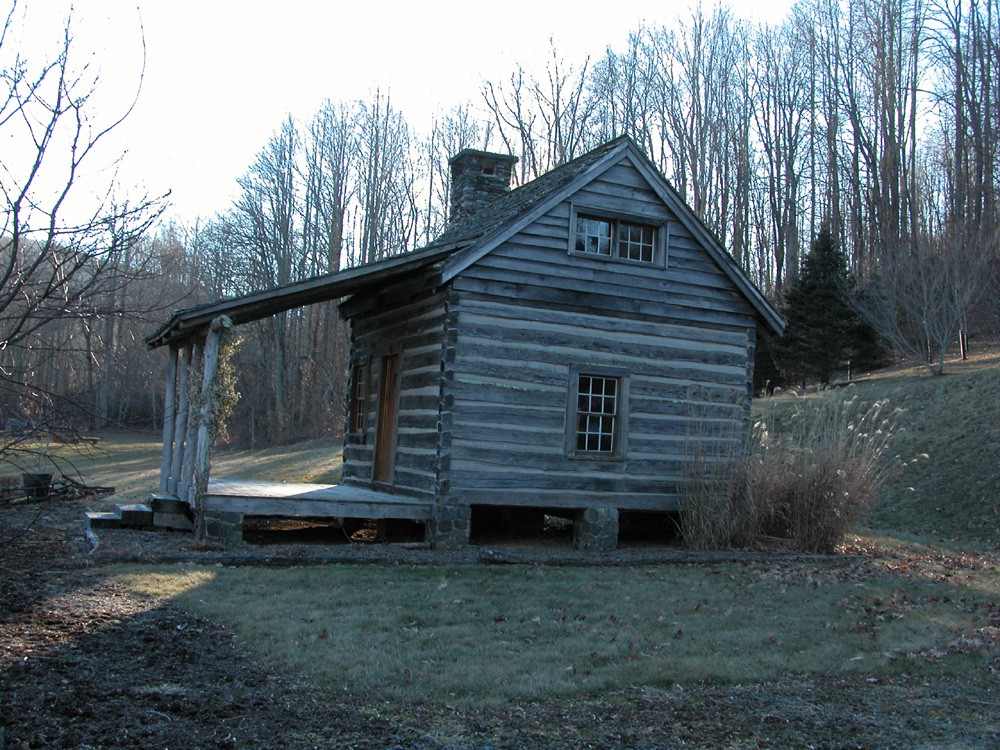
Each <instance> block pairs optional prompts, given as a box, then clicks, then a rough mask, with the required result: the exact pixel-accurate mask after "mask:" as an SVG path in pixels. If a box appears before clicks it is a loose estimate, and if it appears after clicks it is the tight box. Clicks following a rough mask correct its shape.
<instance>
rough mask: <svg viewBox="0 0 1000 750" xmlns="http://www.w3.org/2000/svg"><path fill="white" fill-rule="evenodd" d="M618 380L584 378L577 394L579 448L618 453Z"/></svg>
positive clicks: (577, 441)
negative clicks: (616, 450)
mask: <svg viewBox="0 0 1000 750" xmlns="http://www.w3.org/2000/svg"><path fill="white" fill-rule="evenodd" d="M618 390H619V389H618V378H610V377H603V376H599V375H580V377H579V381H578V393H577V419H576V449H577V450H578V451H585V452H590V453H614V452H615V446H616V444H617V430H618Z"/></svg>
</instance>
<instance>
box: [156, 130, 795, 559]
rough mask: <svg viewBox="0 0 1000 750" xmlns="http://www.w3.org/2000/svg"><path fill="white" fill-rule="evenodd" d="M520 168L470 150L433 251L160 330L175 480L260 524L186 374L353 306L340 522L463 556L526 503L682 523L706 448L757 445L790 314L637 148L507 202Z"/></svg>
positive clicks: (166, 471)
mask: <svg viewBox="0 0 1000 750" xmlns="http://www.w3.org/2000/svg"><path fill="white" fill-rule="evenodd" d="M515 163H516V159H515V158H514V157H511V156H509V155H505V154H494V153H488V152H483V151H477V150H472V149H466V150H464V151H462V152H461V153H459V154H457V155H455V156H454V157H453V158H452V159H451V161H450V166H451V174H452V189H451V206H450V222H449V225H448V227H447V228H446V229H445V231H444V232H443V233H442V234H441V235H440V236H439V237H438V238H437V239H436V240H435V241H434V242H432V243H430V244H429V245H427V246H426V247H423V248H420V249H418V250H416V251H414V252H412V253H408V254H405V255H400V256H395V257H392V258H389V259H385V260H382V261H378V262H375V263H372V264H369V265H366V266H361V267H356V268H350V269H346V270H344V271H341V272H339V273H335V274H330V275H328V276H324V277H318V278H315V279H309V280H306V281H302V282H297V283H294V284H291V285H288V286H286V287H282V288H280V289H275V290H268V291H265V292H260V293H257V294H253V295H249V296H247V297H244V298H239V299H235V300H227V301H223V302H219V303H215V304H212V305H204V306H201V307H197V308H191V309H189V310H185V311H179V312H177V313H175V314H174V316H173V317H172V318H171V320H170V321H169V322H168V323H167V324H166V325H164V326H163V327H162V328H161V329H160V330H159V331H157V332H156V333H155V334H153V335H152V336H150V337H149V338H148V339H147V343H148V345H149V346H151V347H158V346H164V345H169V346H170V348H171V352H172V353H173V354H172V357H171V360H170V363H171V364H170V368H169V369H168V389H167V412H168V415H167V416H168V417H169V418H168V419H165V425H164V457H163V464H162V467H161V490H162V491H164V492H166V493H168V494H172V495H178V496H180V497H182V498H187V499H189V501H190V502H191V504H192V506H193V507H195V508H196V509H197V510H198V511H199V512H200V513H202V514H204V515H206V516H209V517H210V516H211V514H212V513H213V512H215V511H220V510H223V509H225V508H229V509H230V510H232V509H236V511H242V512H254V511H253V507H254V506H253V504H252V503H251V501H250V500H249V498H247V497H242V503H243V504H242V505H241V504H240V502H237V501H236V499H233V498H230V503H229V505H226V504H225V503H224V502H223V499H220V498H221V495H219V494H218V493H214V492H213V491H210V489H209V486H208V477H207V473H208V469H207V454H206V455H204V456H202V459H201V460H199V456H201V454H202V453H205V452H206V451H207V447H206V446H207V442H206V440H207V438H206V437H204V436H202V438H201V442H199V437H198V434H197V432H195V431H193V430H192V426H191V425H189V424H187V422H188V421H190V422H191V423H192V424H193V423H196V422H197V421H198V420H197V417H196V415H193V414H192V416H191V418H190V420H187V418H184V419H182V417H183V416H184V415H185V414H186V413H187V412H190V406H188V405H182V404H179V403H176V402H175V401H176V400H177V399H179V398H180V397H181V395H182V393H183V391H182V390H181V389H180V385H179V384H180V381H181V380H182V379H184V378H183V377H182V376H183V375H184V373H185V372H186V370H185V364H184V363H185V362H190V360H191V357H192V356H206V357H207V355H208V354H209V353H210V352H211V349H212V347H211V337H212V335H213V330H218V329H219V328H220V325H229V324H230V323H233V324H239V323H242V322H246V321H248V320H255V319H259V318H261V317H264V316H266V315H272V314H275V313H277V312H280V311H282V310H287V309H291V308H292V307H296V306H300V305H304V304H310V303H312V302H317V301H320V300H329V299H343V302H342V303H341V304H340V312H341V314H342V316H343V317H344V318H345V319H346V320H348V321H349V322H350V329H351V354H350V381H351V385H350V394H349V399H348V401H349V403H348V404H347V405H346V409H345V412H346V420H345V422H346V423H345V437H344V470H343V479H342V483H341V486H340V487H338V488H332V489H333V490H334V491H335V492H334V494H333V495H331V496H330V502H332V503H333V505H330V506H329V507H330V508H331V511H330V512H331V513H339V514H341V515H347V514H350V513H355V514H361V513H367V514H370V516H378V517H392V514H393V513H394V512H395V513H396V514H397V515H399V516H402V517H409V518H414V519H418V520H423V521H424V522H425V523H426V537H427V541H428V542H429V543H430V544H431V545H432V546H434V547H450V546H456V545H463V544H466V543H468V541H469V534H470V528H471V525H472V519H473V515H474V513H476V514H482V515H488V514H489V513H491V512H495V511H498V510H500V509H506V510H510V509H531V510H532V511H534V512H538V511H543V512H545V513H550V514H553V515H560V516H563V517H566V518H571V519H573V524H574V526H573V528H574V545H575V546H576V547H578V548H581V549H592V550H601V549H608V548H611V547H613V546H614V545H615V544H616V541H617V536H618V528H619V523H620V521H621V520H622V514H639V513H642V514H650V513H659V514H663V513H670V512H676V511H677V510H678V509H679V507H680V503H681V495H682V488H683V485H684V482H685V477H686V472H687V471H688V470H689V468H690V464H691V459H692V457H693V456H694V455H695V454H696V453H698V452H702V451H706V450H708V451H711V450H714V448H713V446H717V445H718V444H720V443H722V442H725V441H730V442H731V441H742V440H745V438H746V435H747V433H748V429H749V409H750V397H751V391H752V383H753V365H754V350H755V346H756V342H757V340H758V338H759V337H761V336H771V335H777V334H780V333H781V331H782V328H783V321H782V320H781V318H780V316H779V315H778V313H777V312H776V311H775V309H774V308H773V307H772V306H771V304H770V303H769V302H768V301H767V299H766V298H765V297H764V296H763V295H762V294H761V293H760V291H759V290H758V289H756V288H755V287H754V285H753V284H752V283H751V281H750V280H749V279H748V277H747V276H746V275H745V274H744V273H743V271H742V270H741V269H740V267H739V266H738V265H737V264H736V263H735V262H734V260H733V259H732V258H731V256H730V255H729V254H728V253H727V252H726V251H725V249H724V248H723V247H722V246H721V244H720V242H719V241H718V239H717V238H716V237H715V236H714V235H713V234H712V233H711V232H710V231H709V230H708V229H707V228H706V227H705V226H704V225H703V224H702V223H701V221H699V219H698V218H697V217H696V216H695V214H694V213H693V212H692V211H691V209H690V208H689V207H688V206H687V205H686V203H685V202H684V200H683V199H682V198H681V197H680V196H679V194H678V193H677V192H676V191H675V190H674V189H673V187H672V186H671V185H670V184H669V182H668V181H667V180H666V179H665V178H664V177H663V176H662V175H661V174H660V173H659V171H658V170H657V169H656V168H655V166H654V165H653V164H652V163H651V162H650V161H649V159H648V158H647V157H646V156H645V154H643V152H642V151H641V149H640V148H639V147H638V146H637V145H636V144H635V143H634V142H633V141H632V140H631V139H629V138H628V137H620V138H617V139H615V140H613V141H610V142H608V143H606V144H604V145H601V146H600V147H598V148H595V149H594V150H592V151H590V152H588V153H586V154H584V155H582V156H580V157H578V158H576V159H574V160H572V161H570V162H568V163H566V164H564V165H562V166H560V167H558V168H556V169H553V170H552V171H550V172H548V173H547V174H545V175H543V176H541V177H539V178H538V179H536V180H534V181H532V182H529V183H527V184H525V185H523V186H521V187H519V188H517V189H514V190H511V189H510V178H511V174H512V170H513V167H514V165H515ZM220 321H221V323H220ZM206 341H207V342H208V343H205V342H206ZM201 370H202V372H206V373H207V372H208V371H209V370H210V367H209V365H208V363H207V361H206V366H204V367H203V368H201ZM206 384H207V380H206ZM206 388H207V385H206ZM206 392H207V391H206ZM168 423H169V426H168ZM189 443H193V445H190V444H189ZM338 493H339V494H338ZM352 493H353V494H352ZM357 493H363V495H362V500H363V502H361V501H359V500H358V495H357ZM306 495H307V496H309V493H308V492H307V493H306ZM312 496H313V497H314V498H316V499H323V496H322V494H321V493H318V491H317V493H314V494H313V495H312ZM337 497H339V498H340V501H339V504H338V501H337ZM352 497H354V503H355V504H354V505H353V506H352V505H351V502H352V500H351V498H352ZM260 507H265V506H260ZM266 507H267V508H270V509H271V511H274V512H276V513H277V512H279V506H276V505H273V504H272V505H269V506H266ZM403 507H405V508H408V509H409V510H408V511H407V510H404V511H400V510H399V508H403ZM352 508H353V509H354V510H352ZM362 508H363V509H364V510H362ZM414 508H419V509H420V510H419V512H414V511H413V509H414ZM379 509H382V512H379ZM393 509H395V510H393ZM258 510H259V508H258ZM313 510H316V508H315V507H314V508H313ZM407 513H409V515H407Z"/></svg>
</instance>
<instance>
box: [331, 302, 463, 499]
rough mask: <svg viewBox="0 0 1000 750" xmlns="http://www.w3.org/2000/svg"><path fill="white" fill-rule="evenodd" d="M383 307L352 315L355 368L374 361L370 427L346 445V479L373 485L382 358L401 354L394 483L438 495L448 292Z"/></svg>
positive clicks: (349, 436) (407, 490)
mask: <svg viewBox="0 0 1000 750" xmlns="http://www.w3.org/2000/svg"><path fill="white" fill-rule="evenodd" d="M380 310H381V311H380V312H376V313H365V314H360V315H357V316H356V317H354V318H353V319H352V334H351V335H352V347H351V349H352V357H351V368H352V372H353V369H354V366H355V365H357V364H359V363H367V364H368V373H369V387H368V398H367V408H366V410H365V412H366V429H365V430H364V432H363V433H360V434H359V433H352V432H351V431H350V425H348V431H347V436H346V438H345V444H344V474H343V478H344V481H348V482H352V483H355V484H366V485H373V482H372V471H373V461H374V455H375V445H376V441H377V436H376V434H375V430H376V425H377V417H378V409H379V404H378V394H379V393H380V390H381V385H382V384H381V383H380V382H379V379H380V377H381V360H382V357H384V356H386V355H389V354H399V355H400V376H399V411H398V422H397V431H396V450H395V456H394V462H393V464H394V465H393V473H392V482H391V488H392V489H393V490H394V491H397V492H400V493H407V494H416V495H434V494H435V493H436V491H437V482H438V418H439V415H440V408H439V407H440V402H441V357H442V346H443V342H444V320H445V317H446V310H445V304H444V295H443V294H442V293H435V294H427V293H422V294H419V295H417V297H416V298H415V299H414V298H411V297H404V298H401V299H397V300H392V299H391V296H390V298H389V299H388V300H387V301H386V302H385V303H384V304H383V306H382V307H381V308H380Z"/></svg>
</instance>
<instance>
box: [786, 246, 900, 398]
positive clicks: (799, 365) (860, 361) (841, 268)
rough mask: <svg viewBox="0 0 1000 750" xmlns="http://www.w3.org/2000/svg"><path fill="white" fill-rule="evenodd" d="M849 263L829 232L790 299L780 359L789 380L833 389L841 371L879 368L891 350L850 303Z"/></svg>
mask: <svg viewBox="0 0 1000 750" xmlns="http://www.w3.org/2000/svg"><path fill="white" fill-rule="evenodd" d="M851 285H852V279H851V276H850V274H849V273H848V270H847V258H846V256H845V255H844V253H843V252H842V251H841V250H840V248H839V247H837V244H836V242H835V241H834V239H833V235H832V234H831V233H830V230H829V228H827V227H826V226H824V227H823V228H822V229H821V230H820V233H819V234H818V235H817V236H816V239H815V240H814V241H813V244H812V247H811V248H810V250H809V253H808V255H806V257H805V259H804V260H803V262H802V268H801V270H800V272H799V276H798V278H796V279H795V281H794V282H793V283H792V284H791V285H790V287H789V288H788V290H787V291H786V293H785V296H784V310H783V312H784V314H785V319H786V321H787V326H786V328H785V335H784V336H782V338H781V339H780V340H779V341H778V342H777V345H776V347H775V359H776V361H777V364H778V366H779V368H780V369H781V371H782V373H783V374H784V375H785V377H786V378H788V379H789V380H799V381H805V380H818V381H819V382H820V383H824V384H825V383H829V382H830V378H831V377H833V375H834V373H835V372H837V371H838V370H844V369H846V368H847V367H848V366H849V365H851V366H853V367H854V368H855V369H867V368H870V367H876V366H878V365H880V364H882V363H884V362H885V361H886V360H887V358H888V357H887V351H886V347H885V344H884V343H883V342H882V341H881V339H880V338H879V336H878V334H877V333H876V332H875V330H874V329H873V328H872V327H871V325H869V324H868V323H867V322H866V321H865V320H864V319H863V318H862V317H861V316H860V315H858V313H857V312H856V311H855V310H854V308H853V307H852V306H851V304H850V303H849V301H848V293H849V290H850V288H851Z"/></svg>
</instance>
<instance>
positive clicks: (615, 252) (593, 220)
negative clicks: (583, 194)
mask: <svg viewBox="0 0 1000 750" xmlns="http://www.w3.org/2000/svg"><path fill="white" fill-rule="evenodd" d="M665 234H666V232H665V228H664V227H661V226H656V225H654V224H646V223H643V222H641V221H635V220H632V219H630V218H622V217H614V216H601V215H599V214H591V213H588V212H585V211H583V210H581V211H579V212H577V211H574V212H573V235H572V237H571V239H570V252H571V253H573V254H577V253H579V254H583V255H590V256H598V257H603V258H608V259H611V260H624V261H634V262H637V263H650V264H656V265H660V266H662V265H664V261H665V257H664V256H665V249H664V248H663V237H662V236H661V235H665Z"/></svg>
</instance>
